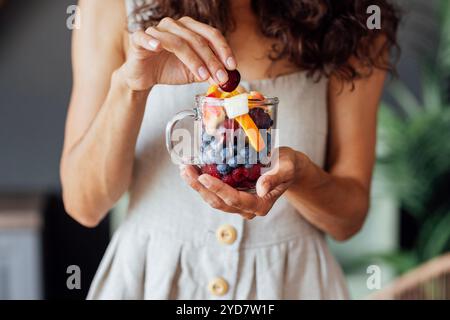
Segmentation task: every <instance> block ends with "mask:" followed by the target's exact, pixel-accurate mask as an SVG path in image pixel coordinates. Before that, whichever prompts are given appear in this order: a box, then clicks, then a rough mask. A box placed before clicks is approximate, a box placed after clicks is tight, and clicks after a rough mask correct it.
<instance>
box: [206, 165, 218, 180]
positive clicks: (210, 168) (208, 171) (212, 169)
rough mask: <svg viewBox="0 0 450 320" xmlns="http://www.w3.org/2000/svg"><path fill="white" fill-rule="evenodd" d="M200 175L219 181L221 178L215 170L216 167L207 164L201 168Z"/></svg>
mask: <svg viewBox="0 0 450 320" xmlns="http://www.w3.org/2000/svg"><path fill="white" fill-rule="evenodd" d="M202 173H204V174H209V175H210V176H212V177H214V178H217V179H220V178H221V177H222V176H221V175H220V173H219V171H218V170H217V166H216V165H215V164H208V165H206V166H203V167H202Z"/></svg>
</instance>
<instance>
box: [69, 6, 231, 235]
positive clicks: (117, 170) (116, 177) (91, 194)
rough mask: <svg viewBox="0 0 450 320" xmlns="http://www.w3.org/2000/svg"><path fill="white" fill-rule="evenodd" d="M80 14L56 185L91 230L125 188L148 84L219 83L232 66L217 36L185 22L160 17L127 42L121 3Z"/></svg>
mask: <svg viewBox="0 0 450 320" xmlns="http://www.w3.org/2000/svg"><path fill="white" fill-rule="evenodd" d="M80 9H81V13H82V23H81V29H79V30H76V31H75V32H74V36H73V70H74V85H73V91H72V99H71V102H70V108H69V114H68V117H67V123H66V135H65V142H64V149H63V155H62V159H61V181H62V186H63V198H64V205H65V208H66V211H67V212H68V213H69V214H70V215H71V216H72V217H74V218H75V219H76V220H78V221H79V222H80V223H82V224H84V225H86V226H95V225H97V224H98V223H99V222H100V221H101V219H102V218H103V217H104V216H105V214H106V212H107V211H108V210H109V209H110V208H111V207H112V206H113V205H114V204H115V203H116V201H117V200H118V199H119V198H120V196H121V195H122V194H123V193H124V192H125V191H126V190H127V189H128V187H129V185H130V182H131V177H132V171H133V162H134V150H135V145H136V140H137V136H138V133H139V130H140V126H141V123H142V119H143V116H144V111H145V104H146V100H147V96H148V93H149V91H150V90H151V88H152V87H153V85H155V84H158V83H160V84H186V83H190V82H194V81H206V80H208V79H210V80H211V81H212V80H214V81H215V82H217V83H224V82H226V81H227V80H228V75H227V72H226V71H225V66H227V68H228V69H230V70H232V69H234V68H236V59H235V58H234V56H233V53H232V51H231V48H230V47H229V45H228V43H227V41H226V39H225V37H224V36H223V35H222V34H221V33H220V32H219V31H218V30H216V29H214V28H212V27H210V26H208V25H206V24H203V23H200V22H198V21H195V20H193V19H191V18H189V17H182V18H180V19H178V20H174V19H171V18H169V17H166V18H164V19H162V20H161V21H160V22H159V24H158V25H157V26H153V27H150V28H148V29H147V30H145V31H143V30H138V31H136V32H134V33H133V34H131V36H130V37H129V39H128V36H127V34H125V32H126V12H125V7H124V1H123V0H114V1H113V0H111V1H108V6H107V7H105V5H104V4H103V3H100V1H89V0H81V1H80ZM125 40H126V41H125ZM128 40H129V45H128ZM125 44H127V45H125ZM125 49H127V50H125Z"/></svg>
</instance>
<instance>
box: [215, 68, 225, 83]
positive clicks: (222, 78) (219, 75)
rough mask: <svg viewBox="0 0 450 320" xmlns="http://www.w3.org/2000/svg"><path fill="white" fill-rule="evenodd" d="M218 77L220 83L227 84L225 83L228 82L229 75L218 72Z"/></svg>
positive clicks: (221, 71)
mask: <svg viewBox="0 0 450 320" xmlns="http://www.w3.org/2000/svg"><path fill="white" fill-rule="evenodd" d="M216 77H217V80H219V82H220V83H225V82H227V81H228V74H227V73H226V72H225V71H223V70H219V71H217V73H216Z"/></svg>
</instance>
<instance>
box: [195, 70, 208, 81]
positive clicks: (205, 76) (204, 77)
mask: <svg viewBox="0 0 450 320" xmlns="http://www.w3.org/2000/svg"><path fill="white" fill-rule="evenodd" d="M198 76H199V77H200V79H202V80H207V79H208V78H209V75H208V71H207V70H206V68H205V67H200V68H198Z"/></svg>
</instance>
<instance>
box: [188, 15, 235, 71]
mask: <svg viewBox="0 0 450 320" xmlns="http://www.w3.org/2000/svg"><path fill="white" fill-rule="evenodd" d="M179 22H181V23H182V24H183V25H184V26H185V27H186V28H188V29H190V30H192V31H194V32H195V33H198V34H199V35H201V36H202V37H204V38H205V39H206V40H208V42H209V45H210V46H211V47H212V49H213V50H214V51H215V53H216V54H217V56H219V57H220V59H221V61H222V63H223V64H224V65H225V66H226V67H227V68H228V69H229V70H234V69H236V67H237V65H236V59H235V58H234V55H233V52H232V51H231V48H230V46H229V45H228V42H227V40H226V39H225V37H224V36H223V34H222V33H221V32H220V31H219V30H217V29H215V28H213V27H211V26H209V25H207V24H204V23H201V22H198V21H196V20H194V19H192V18H190V17H183V18H181V19H180V20H179Z"/></svg>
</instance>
